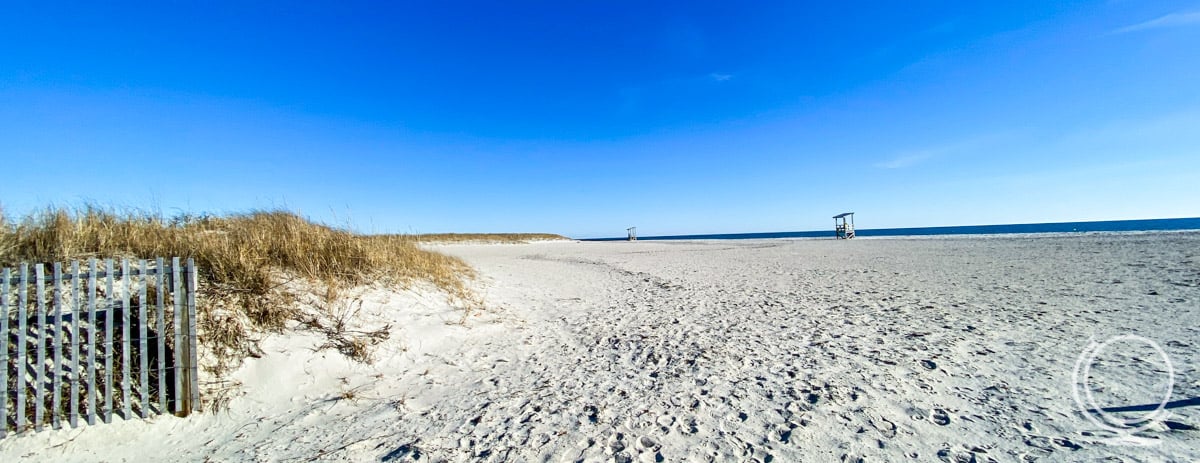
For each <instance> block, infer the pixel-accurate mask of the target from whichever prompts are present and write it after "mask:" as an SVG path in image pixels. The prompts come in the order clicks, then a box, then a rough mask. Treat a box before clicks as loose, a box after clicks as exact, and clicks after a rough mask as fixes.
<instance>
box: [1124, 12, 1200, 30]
mask: <svg viewBox="0 0 1200 463" xmlns="http://www.w3.org/2000/svg"><path fill="white" fill-rule="evenodd" d="M1190 25H1200V11H1179V12H1175V13H1171V14H1167V15H1163V16H1159V17H1157V18H1154V19H1151V20H1149V21H1145V22H1140V23H1137V24H1131V25H1128V26H1125V27H1122V28H1119V29H1115V30H1113V31H1112V33H1114V34H1125V33H1128V32H1137V31H1145V30H1150V29H1162V28H1166V27H1179V26H1190Z"/></svg>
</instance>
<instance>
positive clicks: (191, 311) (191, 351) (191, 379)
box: [187, 257, 200, 412]
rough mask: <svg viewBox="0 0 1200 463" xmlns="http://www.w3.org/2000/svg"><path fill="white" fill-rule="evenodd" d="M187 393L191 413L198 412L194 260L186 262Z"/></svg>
mask: <svg viewBox="0 0 1200 463" xmlns="http://www.w3.org/2000/svg"><path fill="white" fill-rule="evenodd" d="M187 274H188V278H187V319H188V322H187V336H188V343H187V346H188V356H187V359H188V391H189V392H190V394H189V398H190V399H191V405H192V407H191V409H192V411H197V412H198V411H200V384H199V376H200V371H199V368H198V362H197V361H196V350H197V349H196V339H197V338H196V292H197V291H198V289H199V287H200V282H199V281H200V280H199V275H198V272H197V269H196V261H195V259H192V258H190V257H189V258H188V260H187Z"/></svg>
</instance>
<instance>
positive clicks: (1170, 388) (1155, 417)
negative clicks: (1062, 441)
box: [1071, 334, 1175, 438]
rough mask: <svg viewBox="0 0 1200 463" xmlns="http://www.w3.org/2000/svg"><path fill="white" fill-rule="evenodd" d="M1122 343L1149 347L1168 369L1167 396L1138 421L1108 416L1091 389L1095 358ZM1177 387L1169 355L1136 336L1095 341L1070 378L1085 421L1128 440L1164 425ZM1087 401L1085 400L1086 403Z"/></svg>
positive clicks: (1077, 362)
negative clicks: (1136, 434) (1168, 406)
mask: <svg viewBox="0 0 1200 463" xmlns="http://www.w3.org/2000/svg"><path fill="white" fill-rule="evenodd" d="M1122 341H1133V342H1138V343H1141V344H1145V345H1148V346H1150V347H1151V348H1152V349H1154V351H1155V352H1156V353H1157V354H1158V355H1159V356H1160V357H1162V359H1163V363H1164V364H1165V365H1166V369H1167V388H1166V389H1167V390H1166V393H1165V394H1163V398H1162V401H1161V402H1159V403H1158V406H1157V407H1155V408H1154V410H1153V411H1151V412H1150V413H1148V414H1146V415H1145V416H1141V417H1137V418H1122V417H1119V416H1115V415H1113V414H1111V413H1109V411H1106V410H1105V408H1104V407H1101V406H1100V405H1099V404H1098V403H1097V402H1096V398H1095V397H1094V396H1093V395H1092V388H1091V385H1090V381H1091V372H1092V364H1094V363H1095V362H1096V357H1098V356H1099V355H1100V353H1101V352H1103V351H1104V350H1105V349H1107V348H1108V346H1110V345H1112V344H1113V343H1116V342H1122ZM1174 387H1175V365H1174V364H1172V363H1171V358H1170V357H1169V356H1167V352H1166V351H1165V350H1163V348H1162V346H1159V345H1158V343H1156V342H1154V341H1153V340H1150V339H1147V338H1144V337H1142V336H1138V335H1134V334H1126V335H1121V336H1114V337H1112V338H1109V339H1108V340H1106V341H1104V342H1101V343H1097V342H1095V341H1092V342H1091V343H1089V344H1088V346H1087V347H1086V348H1085V349H1084V350H1083V352H1082V353H1080V354H1079V358H1078V359H1077V360H1076V361H1075V370H1074V371H1073V372H1072V376H1071V392H1072V394H1073V395H1074V397H1075V404H1076V405H1078V406H1079V411H1080V413H1082V414H1083V416H1084V417H1086V418H1087V419H1088V420H1089V421H1091V422H1092V423H1093V424H1095V425H1096V426H1099V427H1101V428H1103V429H1105V430H1108V431H1112V432H1114V433H1116V434H1117V435H1118V436H1121V437H1126V438H1128V437H1131V436H1132V434H1134V433H1136V432H1140V431H1144V430H1146V429H1148V428H1150V427H1151V426H1154V425H1156V424H1158V423H1160V422H1162V421H1163V420H1165V419H1166V418H1167V416H1168V415H1170V412H1169V411H1167V409H1166V407H1167V403H1168V402H1170V401H1171V394H1172V393H1173V392H1174ZM1080 388H1082V389H1083V393H1082V394H1080V392H1079V389H1080ZM1084 399H1086V401H1085V400H1084ZM1089 405H1090V408H1089ZM1110 411H1111V410H1110Z"/></svg>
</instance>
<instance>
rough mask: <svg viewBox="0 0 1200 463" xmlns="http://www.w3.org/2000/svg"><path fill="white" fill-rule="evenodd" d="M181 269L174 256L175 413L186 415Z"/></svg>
mask: <svg viewBox="0 0 1200 463" xmlns="http://www.w3.org/2000/svg"><path fill="white" fill-rule="evenodd" d="M179 270H180V268H179V258H178V257H172V258H171V287H172V288H173V289H174V290H173V291H172V292H171V298H172V299H174V300H175V365H173V368H174V370H175V415H176V416H185V415H186V413H187V410H185V409H184V408H183V402H184V401H182V400H179V399H180V398H182V397H185V393H184V390H183V388H184V387H185V386H184V382H183V371H182V370H183V369H182V368H180V366H181V365H182V364H183V362H182V356H183V355H185V354H186V353H185V352H184V347H183V346H184V343H185V342H186V341H185V340H184V339H183V337H184V332H185V330H186V329H185V328H184V326H183V312H184V308H183V299H184V298H183V297H181V296H182V293H183V278H182V277H180V275H179V273H180V272H179Z"/></svg>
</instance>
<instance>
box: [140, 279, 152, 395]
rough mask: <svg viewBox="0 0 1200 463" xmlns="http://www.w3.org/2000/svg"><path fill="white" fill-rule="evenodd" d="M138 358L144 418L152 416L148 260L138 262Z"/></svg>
mask: <svg viewBox="0 0 1200 463" xmlns="http://www.w3.org/2000/svg"><path fill="white" fill-rule="evenodd" d="M138 270H140V272H139V275H138V353H139V354H138V358H139V359H141V365H139V366H140V367H141V370H139V371H140V373H141V374H140V375H139V378H138V393H139V394H138V400H139V407H138V408H139V409H140V410H141V412H142V418H149V417H150V385H149V384H148V383H149V382H150V372H149V367H148V365H149V358H148V357H149V355H148V354H149V350H148V349H147V348H146V285H147V284H149V281H148V280H147V279H146V270H147V268H146V260H145V259H142V260H141V261H139V262H138Z"/></svg>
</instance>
